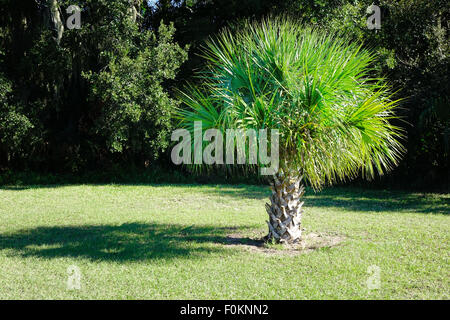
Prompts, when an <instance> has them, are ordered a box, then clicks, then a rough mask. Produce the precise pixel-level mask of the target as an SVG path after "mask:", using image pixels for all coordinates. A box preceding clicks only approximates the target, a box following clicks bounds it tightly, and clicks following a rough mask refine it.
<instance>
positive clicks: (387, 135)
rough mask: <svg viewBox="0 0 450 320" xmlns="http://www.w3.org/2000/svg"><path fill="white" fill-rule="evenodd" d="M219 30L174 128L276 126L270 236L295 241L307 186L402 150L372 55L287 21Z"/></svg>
mask: <svg viewBox="0 0 450 320" xmlns="http://www.w3.org/2000/svg"><path fill="white" fill-rule="evenodd" d="M239 28H240V29H239V31H238V32H235V31H233V30H232V29H225V30H224V31H222V32H221V33H220V34H219V35H218V36H217V38H215V39H210V40H209V41H207V43H206V45H205V46H204V48H203V49H204V50H203V56H204V58H206V59H207V65H208V67H207V68H206V70H204V71H202V72H200V73H199V74H198V77H199V78H200V80H201V81H200V82H201V84H200V85H197V86H195V85H189V86H187V87H186V88H185V89H184V90H183V91H184V92H181V94H180V97H181V99H182V101H183V102H184V105H185V107H184V108H182V109H179V110H178V112H177V114H178V117H179V119H180V125H181V126H182V127H184V128H186V129H188V130H193V126H192V123H193V122H194V121H202V125H203V130H207V129H209V128H219V129H221V130H222V131H225V129H227V128H240V129H248V128H252V129H262V128H270V129H278V130H279V133H280V146H279V148H280V149H279V158H280V164H279V170H278V172H277V173H276V174H274V175H273V181H272V183H271V187H272V191H273V193H272V195H271V197H270V204H266V210H267V213H268V214H269V220H268V221H267V223H268V226H269V234H268V236H267V238H268V239H272V240H275V241H276V242H282V243H292V242H296V241H298V240H299V239H300V237H301V227H300V222H301V216H302V206H303V202H302V201H301V199H302V196H303V194H304V192H305V188H304V181H307V182H309V184H310V185H311V187H312V188H313V189H315V190H317V189H320V188H321V187H322V186H323V185H324V184H332V183H334V182H336V181H340V180H341V181H342V180H345V179H347V178H354V177H356V176H357V175H359V174H362V176H364V177H367V178H372V177H373V176H374V174H375V173H376V172H378V173H379V174H383V173H384V172H386V171H389V170H390V169H392V168H393V167H394V166H395V165H396V164H397V163H398V161H399V158H400V156H401V154H402V153H403V152H404V149H403V147H402V145H401V144H400V142H399V140H401V138H402V130H401V129H400V128H398V127H396V126H394V125H393V124H391V120H392V119H395V118H397V117H396V116H395V114H394V113H393V110H394V108H395V107H396V106H397V105H398V101H392V100H391V99H390V97H391V96H392V95H391V94H390V93H389V88H388V86H387V85H386V83H385V81H384V80H383V79H380V78H373V77H371V75H372V74H374V73H375V72H374V71H373V69H372V68H371V63H372V61H373V59H374V55H373V54H372V53H371V52H370V51H368V50H366V49H363V48H362V46H361V44H359V43H356V42H352V41H351V40H349V39H347V38H346V37H345V36H342V35H339V34H330V33H326V32H324V31H321V30H319V29H313V28H309V27H304V26H302V25H298V24H296V23H295V22H294V21H292V20H290V19H287V18H274V19H265V20H263V21H262V22H258V23H255V22H246V23H244V25H243V26H242V25H240V26H239Z"/></svg>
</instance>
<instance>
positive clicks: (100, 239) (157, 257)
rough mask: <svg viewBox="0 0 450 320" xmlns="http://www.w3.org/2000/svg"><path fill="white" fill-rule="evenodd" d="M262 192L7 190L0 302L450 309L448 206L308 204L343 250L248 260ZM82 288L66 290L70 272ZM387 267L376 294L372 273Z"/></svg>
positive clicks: (377, 195) (335, 193) (320, 227)
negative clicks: (286, 302) (296, 303)
mask: <svg viewBox="0 0 450 320" xmlns="http://www.w3.org/2000/svg"><path fill="white" fill-rule="evenodd" d="M268 195H269V191H268V190H267V189H266V188H265V187H256V186H235V187H232V186H222V185H219V186H212V185H211V186H197V185H195V186H187V185H184V186H169V185H161V186H159V185H142V186H138V185H99V186H94V185H79V186H49V187H45V186H42V187H39V186H35V187H17V188H15V187H8V188H7V187H0V298H1V299H80V298H87V299H105V298H112V299H336V298H344V299H373V298H375V299H399V298H400V299H403V298H406V299H435V298H437V299H449V298H450V283H449V279H450V273H449V270H450V268H449V267H450V265H449V240H450V237H449V234H450V233H449V231H450V216H449V212H450V207H449V203H450V195H448V194H447V195H442V194H440V195H439V194H416V193H403V192H389V191H363V190H357V189H349V188H334V189H326V190H324V191H322V192H321V193H317V194H314V193H313V192H312V191H309V193H308V196H307V197H306V203H305V208H306V213H305V216H304V220H303V222H304V224H303V225H304V227H305V228H306V231H305V232H306V233H308V232H316V233H321V234H337V235H341V236H344V237H345V238H346V239H345V241H344V242H343V243H342V244H341V245H339V246H336V247H332V248H321V249H318V250H315V251H313V252H309V253H303V254H297V255H292V254H285V253H283V250H280V252H279V253H276V254H267V253H262V252H257V251H249V250H247V249H246V248H245V247H240V246H239V245H238V246H229V245H227V235H229V234H241V235H242V237H244V238H245V237H246V236H254V235H255V234H263V232H264V231H265V230H266V228H267V226H266V224H265V220H266V214H265V212H264V203H265V201H266V198H267V196H268ZM70 266H76V267H78V268H79V270H80V271H81V279H80V284H81V289H80V290H76V289H75V290H68V287H67V279H68V270H67V269H68V267H70ZM370 266H378V267H379V268H380V282H379V283H380V286H379V289H373V290H369V289H368V287H367V281H368V279H369V277H370V274H369V273H368V268H369V267H370Z"/></svg>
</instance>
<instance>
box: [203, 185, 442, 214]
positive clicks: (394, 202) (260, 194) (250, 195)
mask: <svg viewBox="0 0 450 320" xmlns="http://www.w3.org/2000/svg"><path fill="white" fill-rule="evenodd" d="M206 192H213V193H215V194H217V195H221V196H225V197H233V198H241V199H258V200H262V199H267V201H269V195H270V193H271V191H270V189H269V188H268V187H267V188H264V187H256V186H248V187H245V186H237V187H224V188H219V189H216V190H206ZM304 201H305V208H308V207H319V208H339V209H342V210H348V211H362V212H384V211H395V212H413V213H414V212H415V213H426V214H427V213H434V214H450V197H449V196H446V195H443V194H438V195H432V194H426V193H412V192H403V191H388V190H364V189H356V188H345V187H344V188H343V187H334V188H327V189H324V190H323V191H321V192H317V193H315V192H314V191H312V190H311V189H309V188H308V190H307V192H306V195H305V198H304Z"/></svg>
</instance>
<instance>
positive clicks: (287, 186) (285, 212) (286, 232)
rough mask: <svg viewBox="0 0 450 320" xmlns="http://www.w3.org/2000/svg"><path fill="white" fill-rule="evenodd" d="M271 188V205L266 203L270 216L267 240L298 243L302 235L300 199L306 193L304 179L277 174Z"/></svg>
mask: <svg viewBox="0 0 450 320" xmlns="http://www.w3.org/2000/svg"><path fill="white" fill-rule="evenodd" d="M271 188H272V195H271V196H270V202H271V203H270V204H268V203H266V210H267V213H268V214H269V221H267V224H268V226H269V234H268V235H267V239H268V240H275V241H276V242H279V243H295V242H298V241H299V240H300V237H301V235H302V230H301V224H300V223H301V218H302V213H303V210H302V206H303V202H300V199H301V197H302V196H303V194H304V193H305V188H304V186H303V184H302V177H292V176H286V175H282V174H276V175H275V176H274V179H273V182H272V183H271Z"/></svg>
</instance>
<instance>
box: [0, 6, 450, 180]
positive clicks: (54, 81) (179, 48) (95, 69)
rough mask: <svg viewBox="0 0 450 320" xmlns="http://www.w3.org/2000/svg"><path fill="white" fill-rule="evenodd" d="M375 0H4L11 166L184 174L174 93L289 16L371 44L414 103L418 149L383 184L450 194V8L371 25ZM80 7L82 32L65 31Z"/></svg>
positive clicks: (393, 9)
mask: <svg viewBox="0 0 450 320" xmlns="http://www.w3.org/2000/svg"><path fill="white" fill-rule="evenodd" d="M372 2H373V1H369V0H363V1H352V0H333V1H325V0H285V1H271V0H227V1H224V0H220V1H219V0H175V1H169V0H159V1H156V3H155V1H152V4H148V3H147V2H145V1H138V0H135V1H128V0H109V1H106V0H95V1H94V0H86V1H77V0H70V1H67V0H41V1H38V0H22V1H21V5H20V6H18V5H17V2H16V1H13V0H0V3H1V7H0V19H1V24H0V87H1V91H0V170H3V171H5V170H33V171H38V172H49V171H51V172H82V171H85V170H104V168H111V167H114V166H118V167H120V168H122V169H126V168H129V167H131V166H133V167H135V168H145V167H148V166H156V165H159V166H163V167H165V169H166V170H183V169H179V168H175V167H173V166H171V165H170V152H168V149H169V148H168V146H169V141H170V132H171V130H172V127H173V125H174V124H173V122H172V121H171V113H172V110H173V108H174V107H175V106H176V105H177V104H178V102H177V101H176V100H175V98H174V95H173V91H174V90H175V88H177V87H180V86H182V84H183V83H184V81H186V80H188V79H191V76H192V74H193V71H194V70H196V69H199V68H201V67H202V65H203V59H202V58H201V57H199V56H197V55H196V54H197V53H198V52H199V50H198V48H199V46H200V45H201V43H202V42H203V41H204V40H205V39H206V38H207V37H208V36H211V35H214V34H215V33H216V32H217V31H218V30H220V29H221V28H222V27H224V26H227V25H229V24H230V23H232V22H235V21H238V20H239V19H242V18H254V19H258V18H260V17H263V16H266V15H269V14H272V15H277V14H285V15H290V16H294V17H295V18H296V19H298V20H299V21H303V23H305V24H309V25H311V24H312V25H317V26H318V27H322V28H329V29H332V30H340V31H342V32H345V33H346V34H350V35H352V36H353V37H355V39H360V40H362V41H363V42H364V44H365V46H367V47H369V48H371V49H372V50H373V51H374V52H375V53H376V54H377V56H378V59H377V61H376V70H377V74H374V75H373V77H380V76H384V77H386V78H388V80H389V82H390V83H392V84H393V86H394V89H395V90H398V93H397V94H396V98H404V100H403V103H402V108H403V109H402V116H403V118H404V122H402V123H401V126H402V127H404V128H405V130H406V132H407V137H408V138H407V141H406V142H405V146H406V148H407V150H408V152H407V154H406V155H405V156H404V159H403V161H402V162H401V164H400V166H399V167H398V168H397V169H396V170H395V171H394V172H393V173H392V174H391V175H390V176H388V177H387V178H385V179H384V180H383V181H382V182H383V183H386V182H387V183H398V184H404V185H408V186H411V185H417V186H425V187H427V186H436V185H444V186H447V187H448V181H449V175H450V170H449V163H450V161H449V151H450V141H449V137H450V129H449V123H450V106H449V98H448V97H449V92H450V90H449V89H450V88H449V81H448V75H449V52H450V50H449V43H450V41H449V39H448V23H449V22H448V21H449V19H448V18H449V4H448V1H444V0H431V1H429V0H402V1H396V2H393V1H387V0H382V1H375V4H376V5H378V6H379V7H380V8H381V18H382V20H381V29H380V30H369V29H368V28H367V25H366V20H367V18H368V17H369V16H370V13H367V12H366V10H367V7H369V6H370V5H371V4H372ZM71 4H78V5H79V6H80V7H81V8H83V11H82V13H81V15H82V28H81V29H79V30H77V29H73V30H68V29H67V28H66V27H65V28H64V29H63V30H61V27H60V26H61V25H62V24H65V21H66V19H67V17H68V16H69V14H67V13H66V10H65V8H67V7H68V6H69V5H71ZM52 8H53V9H52ZM55 8H56V9H58V10H56V9H55ZM162 22H163V23H165V24H164V25H163V26H162V27H161V23H162ZM170 23H173V25H174V28H172V27H170ZM236 29H237V30H236V31H238V29H239V27H238V26H236ZM186 45H189V58H188V59H187V51H188V49H187V48H186V47H185V46H186ZM186 59H187V60H186Z"/></svg>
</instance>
